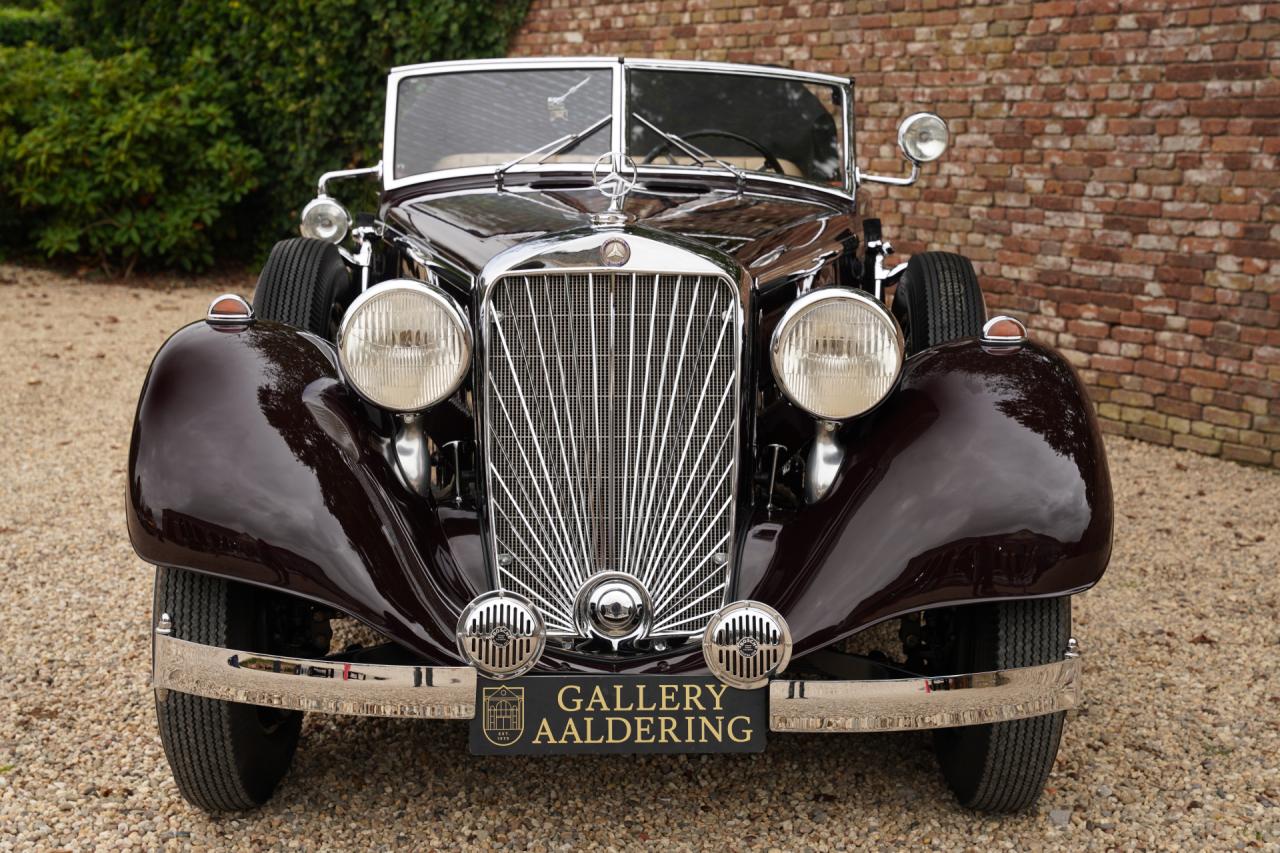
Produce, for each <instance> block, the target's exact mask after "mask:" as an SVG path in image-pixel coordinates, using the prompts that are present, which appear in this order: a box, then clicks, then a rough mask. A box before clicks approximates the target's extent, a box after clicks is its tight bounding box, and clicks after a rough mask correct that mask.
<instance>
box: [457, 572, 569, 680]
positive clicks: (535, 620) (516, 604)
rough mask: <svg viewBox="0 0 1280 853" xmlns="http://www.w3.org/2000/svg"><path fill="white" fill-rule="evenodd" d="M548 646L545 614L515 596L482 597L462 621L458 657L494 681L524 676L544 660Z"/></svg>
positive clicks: (494, 594) (497, 592) (499, 592)
mask: <svg viewBox="0 0 1280 853" xmlns="http://www.w3.org/2000/svg"><path fill="white" fill-rule="evenodd" d="M546 644H547V630H546V626H544V625H543V623H542V616H541V614H539V613H538V611H537V610H535V609H534V608H533V605H532V604H530V603H529V602H528V600H527V599H525V598H524V596H520V595H516V594H515V593H513V592H505V591H503V590H494V591H493V592H486V593H484V594H483V595H479V596H477V597H476V598H475V600H474V601H472V602H471V603H470V604H468V605H467V606H466V608H465V609H464V610H463V611H462V616H461V618H459V619H458V653H459V654H461V655H462V657H463V659H464V660H465V661H466V662H467V663H469V664H471V665H472V666H474V667H475V668H476V669H478V670H479V671H480V672H481V673H483V674H484V675H487V676H489V677H490V678H499V679H502V678H515V677H516V676H517V675H524V674H525V673H526V672H528V671H529V670H531V669H533V666H534V664H536V663H537V662H538V659H539V658H541V657H542V650H543V649H544V648H546Z"/></svg>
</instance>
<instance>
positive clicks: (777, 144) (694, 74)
mask: <svg viewBox="0 0 1280 853" xmlns="http://www.w3.org/2000/svg"><path fill="white" fill-rule="evenodd" d="M690 65H692V64H691V63H690V64H686V65H685V66H684V67H670V68H668V67H663V66H662V64H661V63H660V62H657V61H644V62H643V63H637V64H636V65H630V64H628V65H623V64H621V63H617V62H610V63H608V64H605V63H596V64H586V65H584V66H582V67H560V66H556V67H546V68H540V67H536V66H535V67H530V66H529V65H528V64H527V63H526V64H524V65H522V66H521V67H518V68H508V67H502V66H501V65H497V66H494V65H490V66H488V67H485V66H470V65H468V64H462V65H461V67H459V66H457V65H453V66H451V67H440V66H430V65H427V66H422V67H421V68H418V67H415V68H410V69H403V70H400V69H398V70H397V71H396V72H393V74H392V93H393V97H394V98H395V101H394V104H393V110H392V113H393V116H394V121H395V125H394V127H393V128H391V129H390V133H389V136H388V143H389V149H390V150H389V151H388V152H387V154H388V161H389V163H390V167H391V168H390V170H389V175H388V178H389V179H390V181H391V182H392V183H394V182H397V181H402V182H405V183H408V182H410V181H411V180H412V179H414V178H417V177H418V176H425V175H428V174H430V173H435V172H443V171H449V170H456V169H483V170H491V171H492V172H493V174H494V175H495V179H496V180H497V181H498V182H499V183H501V181H502V180H503V178H504V177H505V176H507V175H509V174H514V173H517V172H521V171H530V170H539V169H544V168H554V167H559V168H561V169H563V168H566V167H567V168H570V169H574V170H576V169H579V168H590V166H591V165H592V164H594V163H595V162H596V161H597V160H598V159H599V158H600V157H601V156H602V155H604V154H607V153H609V152H610V151H611V150H613V146H614V145H617V146H618V147H620V148H624V149H625V151H626V153H627V154H629V155H630V157H631V158H632V159H633V160H634V161H635V163H636V165H637V166H639V167H640V168H641V169H656V170H661V169H689V168H704V169H709V170H715V171H718V172H721V173H723V172H726V171H729V172H734V173H737V174H739V175H743V174H748V173H749V174H752V175H761V176H769V177H785V178H788V179H792V180H803V181H810V182H813V183H818V184H823V185H826V186H834V187H841V186H844V185H846V184H847V182H848V176H846V175H845V174H844V168H843V159H844V158H843V156H842V154H843V140H844V139H845V136H846V133H845V128H844V127H843V120H844V119H843V117H844V115H845V110H846V109H847V108H848V105H847V104H845V103H844V97H845V91H844V90H843V88H842V87H841V86H839V85H837V84H836V82H827V79H831V80H834V79H835V78H822V79H813V78H811V77H804V76H801V75H794V74H791V73H789V72H784V71H778V72H777V73H771V72H770V71H769V70H767V69H760V70H759V72H758V73H757V72H756V70H754V68H752V67H749V66H728V67H727V68H728V69H731V70H725V71H720V70H718V67H717V66H714V65H709V66H703V67H701V68H697V69H694V68H691V67H689V66H690ZM624 74H625V78H624V81H622V82H620V88H621V86H625V99H623V98H619V99H617V101H615V91H614V86H615V78H616V77H617V76H618V75H624ZM619 94H623V93H622V92H619ZM624 100H625V109H626V121H625V122H619V121H618V118H617V116H615V115H614V110H615V109H616V107H617V105H618V102H622V101H624ZM615 124H621V125H622V128H621V129H616V128H615ZM389 186H390V184H389Z"/></svg>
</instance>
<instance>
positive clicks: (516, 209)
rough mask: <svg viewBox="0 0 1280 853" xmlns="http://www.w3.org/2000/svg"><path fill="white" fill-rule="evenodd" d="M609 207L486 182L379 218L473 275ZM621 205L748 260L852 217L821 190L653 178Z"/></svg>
mask: <svg viewBox="0 0 1280 853" xmlns="http://www.w3.org/2000/svg"><path fill="white" fill-rule="evenodd" d="M606 205H607V201H606V199H605V198H604V197H603V196H601V195H600V193H599V192H597V191H596V190H595V188H594V187H591V186H590V185H586V186H576V187H575V186H567V187H558V188H539V187H536V186H526V187H519V188H512V189H507V190H497V189H494V188H492V187H487V188H483V189H462V190H455V191H450V192H432V193H425V194H416V195H415V194H412V193H410V194H403V193H402V194H398V195H396V196H388V197H387V198H385V199H384V202H383V206H382V219H383V221H385V222H386V223H387V225H388V227H389V228H390V229H392V230H393V231H395V232H398V233H399V234H401V235H403V236H404V237H406V238H409V239H411V240H420V241H422V242H424V243H425V244H427V246H429V247H430V248H431V249H432V250H434V251H436V252H443V253H446V254H447V255H448V256H449V257H450V258H451V259H452V260H453V261H454V262H456V263H458V264H459V265H460V266H463V267H465V268H467V269H468V271H470V272H472V273H475V272H478V271H479V270H480V269H481V268H482V267H483V266H484V265H485V263H486V262H488V261H489V259H490V258H492V257H493V256H494V255H496V254H498V253H499V252H501V251H503V250H504V249H507V248H510V247H511V246H514V245H516V244H519V243H524V242H526V241H528V240H533V239H537V238H539V237H542V236H544V235H547V234H551V233H556V232H561V231H568V230H572V229H575V228H581V227H583V226H586V225H589V224H590V222H591V215H592V214H593V213H597V212H600V211H602V210H604V209H605V207H606ZM624 209H625V211H626V212H627V213H628V214H630V215H631V216H632V217H634V219H633V221H634V223H635V224H639V225H644V226H647V227H649V228H656V229H660V230H663V231H670V232H673V233H676V234H681V235H683V236H686V237H690V238H693V239H695V240H700V241H702V242H705V243H707V244H708V245H710V246H713V247H715V248H717V249H720V250H721V251H724V252H726V253H727V254H729V255H732V256H734V257H736V258H738V260H740V261H743V262H746V260H748V259H749V258H751V257H754V256H756V255H758V254H759V252H760V249H761V247H762V246H764V245H767V244H772V243H775V242H777V241H778V240H779V238H780V237H781V236H782V235H784V234H786V233H788V232H790V231H792V230H794V229H795V227H796V226H798V225H803V224H805V223H809V222H815V221H830V220H831V219H833V218H840V219H844V218H845V216H846V215H847V214H846V213H845V212H842V211H841V210H840V209H839V208H838V207H836V206H835V205H834V204H833V203H831V202H828V201H825V200H822V199H821V196H820V195H819V194H817V193H815V194H813V196H812V197H811V196H808V195H806V194H799V193H798V194H796V195H795V196H779V195H774V194H762V193H758V192H738V191H737V189H736V188H735V189H728V188H725V189H719V188H710V189H709V188H707V187H700V186H683V185H676V184H671V185H666V184H664V185H661V186H659V185H656V184H652V183H650V184H648V185H646V186H643V187H637V188H636V190H635V191H634V192H632V193H631V194H630V195H629V196H628V197H627V199H626V202H625V207H624Z"/></svg>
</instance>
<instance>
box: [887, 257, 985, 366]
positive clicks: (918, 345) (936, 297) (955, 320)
mask: <svg viewBox="0 0 1280 853" xmlns="http://www.w3.org/2000/svg"><path fill="white" fill-rule="evenodd" d="M894 298H895V301H896V300H897V299H899V298H901V299H902V301H903V305H904V307H905V313H906V314H907V315H908V318H907V325H908V327H909V328H908V329H907V332H908V337H909V338H910V342H911V351H912V353H916V352H920V351H921V350H926V349H928V348H929V347H933V346H937V345H938V344H942V343H946V342H947V341H954V340H960V339H962V338H972V337H977V336H978V335H980V334H982V325H983V323H985V322H986V319H987V310H986V306H985V305H984V303H983V300H982V287H981V286H980V285H979V284H978V275H977V273H976V272H974V269H973V264H972V263H971V262H970V261H969V259H968V258H966V257H965V256H964V255H957V254H954V253H952V252H922V253H921V254H918V255H912V257H911V260H910V261H908V262H907V271H906V274H905V275H904V276H903V281H902V285H901V288H900V292H899V294H897V295H895V297H894ZM918 309H923V310H918Z"/></svg>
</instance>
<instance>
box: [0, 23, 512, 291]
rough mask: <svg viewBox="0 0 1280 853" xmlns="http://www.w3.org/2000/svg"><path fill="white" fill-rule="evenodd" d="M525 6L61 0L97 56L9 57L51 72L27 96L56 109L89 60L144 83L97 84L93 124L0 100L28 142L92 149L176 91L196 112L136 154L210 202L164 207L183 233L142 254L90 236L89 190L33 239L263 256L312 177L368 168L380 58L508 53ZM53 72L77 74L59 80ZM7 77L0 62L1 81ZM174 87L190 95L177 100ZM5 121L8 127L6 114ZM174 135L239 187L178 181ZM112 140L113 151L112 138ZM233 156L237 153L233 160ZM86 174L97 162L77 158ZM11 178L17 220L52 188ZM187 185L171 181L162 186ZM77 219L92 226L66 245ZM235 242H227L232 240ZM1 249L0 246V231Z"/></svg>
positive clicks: (143, 204)
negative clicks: (118, 124) (106, 89)
mask: <svg viewBox="0 0 1280 853" xmlns="http://www.w3.org/2000/svg"><path fill="white" fill-rule="evenodd" d="M0 2H2V0H0ZM527 7H528V0H507V2H503V0H496V2H463V0H386V2H378V3H369V2H367V0H359V2H357V0H275V2H269V0H218V2H194V0H178V1H177V2H175V0H63V2H62V20H64V21H66V22H67V27H68V30H67V32H68V36H67V37H68V38H69V40H70V41H71V43H73V44H77V45H81V46H83V47H84V48H85V49H86V50H89V51H92V53H93V54H94V58H90V57H89V56H88V55H86V54H85V53H83V52H82V51H80V50H73V51H71V52H70V53H69V56H71V57H72V59H70V60H67V61H64V62H58V61H55V60H54V59H53V58H52V57H51V56H50V54H49V53H48V52H47V51H46V52H42V51H40V50H38V49H35V48H31V47H27V48H22V49H20V50H21V51H24V52H25V51H31V52H32V53H33V57H32V58H29V59H27V60H22V59H17V58H14V59H9V60H7V61H9V62H11V63H17V64H18V65H21V64H22V63H23V62H24V61H25V62H29V63H42V64H44V66H45V70H44V72H43V73H45V74H46V75H49V76H50V78H51V79H50V80H49V81H48V83H47V84H46V85H45V86H44V87H43V88H41V87H40V85H39V84H38V81H35V80H30V79H29V80H28V81H27V83H26V84H25V85H26V86H27V89H28V91H29V92H34V93H35V94H37V95H39V96H40V97H43V98H45V100H44V101H43V103H44V104H45V105H46V107H52V108H53V109H54V111H55V112H57V111H58V109H59V102H60V99H61V98H63V97H69V98H70V97H74V96H73V95H71V92H72V91H73V90H75V89H76V87H77V86H80V85H83V79H84V77H85V76H86V75H88V76H92V74H93V72H88V71H87V69H88V67H89V65H90V64H91V63H95V62H96V63H99V64H100V65H101V69H100V70H99V71H98V72H96V73H98V74H104V75H106V76H108V77H110V78H111V79H113V80H115V83H114V84H113V85H115V86H116V87H117V88H119V87H121V86H122V84H123V81H122V80H121V79H120V78H119V76H118V75H114V74H113V73H112V72H113V70H116V69H118V66H117V65H116V63H119V62H121V61H125V60H126V59H127V61H129V62H137V63H140V65H139V69H140V73H142V74H143V75H144V76H145V80H143V81H140V82H139V83H138V84H137V85H136V86H134V87H132V88H129V89H128V91H127V93H126V92H125V91H124V90H121V91H120V97H114V96H109V95H106V94H105V93H100V95H101V96H100V97H99V98H98V99H97V100H96V101H95V102H94V103H95V104H96V105H97V106H96V107H95V109H97V110H102V111H103V112H101V113H99V114H96V115H95V116H93V117H92V121H93V122H96V124H92V123H91V124H88V125H77V123H76V122H75V121H67V120H58V123H57V124H56V128H57V132H56V133H54V127H55V125H54V124H53V123H52V122H53V121H54V119H53V118H50V120H49V122H47V123H46V122H41V120H40V118H39V112H38V111H35V110H34V109H28V110H25V111H22V109H21V106H20V105H18V104H17V103H16V96H15V95H12V94H10V93H0V102H3V103H4V104H5V105H6V106H5V107H4V108H7V109H10V110H19V111H20V112H22V114H23V115H24V116H25V117H26V120H27V121H28V122H29V125H26V126H25V127H26V130H25V131H24V132H23V135H26V134H30V133H32V132H33V131H36V130H41V131H42V132H41V133H40V134H37V135H36V137H35V140H36V142H40V141H43V142H44V143H45V144H48V143H49V142H50V141H51V139H52V137H53V136H59V138H60V140H61V141H62V143H63V144H64V145H65V147H67V148H68V149H75V148H80V149H84V150H95V149H96V148H97V147H98V145H99V142H98V140H97V139H96V136H95V134H97V133H99V132H100V128H101V127H102V126H104V125H106V124H110V119H111V118H112V117H113V115H114V118H116V119H120V120H123V119H124V116H125V115H126V114H127V111H128V110H129V109H132V106H131V104H132V99H139V100H142V101H146V102H147V103H149V104H150V105H151V109H154V110H156V111H159V110H161V106H160V104H162V103H163V104H168V105H172V104H175V103H177V102H178V101H179V100H181V99H182V98H185V103H186V104H188V107H186V108H189V109H195V108H196V107H197V106H198V107H199V108H201V109H200V110H199V112H200V116H201V117H200V118H195V117H192V118H191V119H190V120H183V119H181V118H180V117H179V116H177V115H176V113H175V112H174V111H172V110H170V111H169V112H167V113H166V118H165V119H164V121H165V122H176V124H177V125H178V126H177V127H176V128H175V129H173V131H172V132H169V133H162V132H160V131H159V129H158V128H157V129H154V130H153V132H151V133H149V134H147V135H145V138H139V139H134V138H132V137H130V142H129V144H130V146H131V155H132V156H133V157H135V158H137V159H138V160H139V166H138V167H137V168H138V171H140V172H143V171H147V169H150V173H153V174H161V175H165V176H167V177H168V178H170V179H171V180H173V181H174V182H175V183H176V184H178V185H180V186H188V185H189V186H190V187H191V188H194V187H196V186H200V187H203V189H204V191H205V192H207V193H208V200H209V205H208V206H207V207H206V208H205V209H204V210H202V211H201V212H200V216H201V217H202V218H201V219H199V220H197V221H199V222H200V223H201V224H200V226H199V227H198V228H197V227H196V226H195V225H194V224H193V225H190V226H188V225H185V224H183V222H184V220H185V219H186V216H187V214H188V213H190V212H191V210H190V209H184V211H183V213H182V214H181V215H178V214H175V215H173V216H171V217H170V219H169V224H170V226H171V227H172V228H174V229H176V230H181V231H183V233H181V234H175V235H170V236H168V237H166V238H165V239H164V240H160V239H152V240H150V241H147V242H146V245H147V246H148V247H149V249H150V252H148V251H146V250H142V249H141V245H142V241H140V240H138V239H134V238H133V236H132V232H130V236H129V240H128V241H127V242H121V244H120V245H119V246H112V245H111V240H110V237H109V235H99V236H98V237H94V238H91V237H90V236H89V233H88V232H89V231H90V230H92V229H94V228H99V227H101V226H100V223H101V222H102V221H103V220H104V216H103V215H102V212H101V211H95V210H93V204H94V201H93V200H92V199H96V198H98V197H99V196H98V195H96V194H95V195H91V196H90V197H89V200H86V201H84V202H83V203H81V204H80V205H79V206H78V208H77V210H78V212H77V213H75V214H71V213H65V214H61V215H60V216H59V217H58V224H57V226H56V228H55V227H54V226H52V225H50V224H48V221H47V220H42V224H41V225H40V229H41V236H40V245H41V248H42V249H43V250H44V251H45V252H46V253H50V254H54V255H59V254H76V253H85V252H91V253H94V254H97V255H99V256H101V257H103V258H104V259H107V260H110V261H124V262H127V261H128V259H129V258H131V257H138V256H140V257H142V258H143V259H155V260H156V261H157V262H158V263H160V264H163V265H168V266H172V265H179V266H184V265H188V264H195V265H200V264H203V263H207V262H208V259H209V258H210V257H214V256H216V258H218V259H224V258H225V259H231V258H235V257H239V258H241V259H246V260H247V259H252V258H254V257H261V255H262V254H263V253H264V252H265V250H266V249H267V248H269V247H270V245H271V244H272V243H273V242H275V241H276V240H278V239H280V238H282V237H285V236H288V235H289V234H292V233H296V228H297V212H298V210H299V209H300V208H301V207H302V205H304V204H305V203H306V202H307V200H308V199H309V198H310V197H311V195H312V194H313V193H314V191H315V179H316V178H317V177H319V175H320V173H321V172H324V171H328V170H330V169H341V168H347V167H352V166H366V165H373V164H374V163H376V162H377V161H378V159H379V157H380V155H381V144H382V123H383V109H384V102H385V92H386V73H387V70H388V69H389V68H390V67H392V66H394V65H402V64H408V63H413V62H427V61H435V60H443V59H459V58H468V57H478V56H496V55H502V54H503V53H505V51H506V47H507V43H508V40H509V38H510V36H511V34H512V33H513V32H514V31H515V29H516V27H518V26H519V24H520V22H521V21H522V20H523V19H524V14H525V11H526V10H527ZM193 74H194V75H195V76H194V77H193V76H191V75H193ZM62 75H69V76H70V78H71V79H69V80H60V79H58V78H60V77H61V76H62ZM5 76H6V74H5V72H4V71H3V70H0V77H5ZM10 88H12V87H10ZM178 90H181V91H183V92H185V94H183V95H177V94H175V92H176V91H178ZM59 93H62V94H59ZM126 94H127V96H126ZM112 111H115V112H114V114H113V113H112ZM79 115H80V119H81V120H85V119H89V118H90V117H89V116H86V115H84V114H83V110H81V112H80V113H79ZM215 116H216V120H215ZM0 121H5V117H4V115H3V114H0ZM202 122H210V124H207V125H203V126H202V125H201V123H202ZM5 123H6V124H8V122H7V121H5ZM12 133H13V128H9V129H7V130H6V129H0V140H3V139H5V138H6V137H5V136H4V135H5V134H8V138H9V139H10V141H11V138H12ZM178 140H181V142H180V143H178V144H180V145H188V146H190V149H189V151H188V155H189V156H191V157H193V158H194V159H195V161H196V162H197V163H199V164H210V163H214V162H217V163H221V164H222V166H223V167H224V168H225V171H226V172H227V173H228V174H227V176H228V177H230V176H231V174H234V180H233V181H232V180H228V181H223V182H221V183H220V184H219V185H217V186H214V185H213V183H211V178H210V177H209V176H208V175H204V176H203V177H200V178H198V179H197V178H190V179H188V178H186V177H184V176H182V174H181V173H182V171H183V170H182V168H181V163H180V162H176V161H175V160H174V159H173V156H172V153H173V147H174V145H175V143H177V141H178ZM35 144H36V143H35V142H33V143H30V144H29V147H28V149H27V150H28V152H29V154H28V156H29V157H32V158H36V159H39V157H40V156H42V155H39V154H38V153H37V152H36V151H35V149H34V147H31V146H34V145H35ZM111 144H112V145H115V146H117V148H118V146H119V145H120V144H121V143H120V141H119V140H115V141H114V142H112V143H111ZM5 147H7V146H5ZM153 147H154V148H155V150H154V151H153V150H152V148H153ZM231 152H235V157H236V158H237V159H239V161H240V162H238V163H232V162H231V158H230V156H229V155H230V153H231ZM0 158H8V159H0V164H8V163H11V162H12V161H13V156H12V155H8V154H6V153H3V152H0ZM55 159H57V160H58V162H59V163H60V164H61V165H60V166H59V168H62V169H65V170H68V174H69V173H70V172H71V171H74V169H73V167H72V166H71V164H70V160H69V158H68V157H67V156H66V155H64V154H59V155H58V156H57V157H56V158H55ZM179 159H180V158H179ZM3 167H4V168H8V165H4V166H3ZM26 168H29V164H28V166H27V167H26ZM80 168H82V169H84V170H88V171H94V170H95V168H96V167H95V166H94V163H93V162H92V160H86V161H85V162H84V163H83V164H82V166H81V167H80ZM112 168H115V167H112ZM201 168H204V165H202V166H201ZM100 179H105V180H106V184H110V183H111V181H112V180H114V178H113V173H112V172H111V170H110V169H108V168H107V167H106V166H103V167H101V168H97V170H96V172H95V173H94V176H92V177H91V176H88V175H85V176H81V177H80V178H78V180H81V181H82V182H85V183H87V184H90V185H93V186H95V187H97V188H98V192H102V190H103V189H104V186H105V185H104V183H103V182H102V180H100ZM67 180H70V178H69V177H68V178H67ZM7 183H8V179H6V178H5V177H3V176H0V220H3V219H5V218H6V217H5V213H6V211H5V208H6V207H10V208H11V205H12V204H13V203H14V199H15V198H16V199H17V200H18V201H20V202H21V204H22V205H23V208H22V212H23V213H24V218H25V211H26V210H27V209H28V208H29V206H30V205H32V204H37V205H38V204H39V203H38V202H34V201H33V200H34V199H35V198H36V197H37V196H41V195H49V196H52V195H54V193H43V192H36V187H35V185H34V184H32V183H30V182H29V181H24V183H23V187H24V189H23V191H22V192H18V191H17V190H15V189H14V188H13V187H11V186H7V185H6V184H7ZM121 186H123V184H121ZM61 192H62V191H59V193H60V194H61ZM185 193H186V190H185V189H183V190H175V191H174V192H173V193H172V194H171V195H172V196H174V197H185V195H184V194H185ZM108 195H111V196H112V198H116V197H118V196H119V195H120V194H119V193H114V194H113V193H108ZM60 197H62V198H64V199H65V198H66V196H65V194H61V195H60ZM160 198H161V197H160V195H159V193H158V190H146V191H141V192H138V193H135V195H134V199H135V203H136V204H137V205H138V206H139V209H140V210H143V211H147V210H151V209H153V208H155V207H159V206H161V201H160ZM112 203H114V202H112ZM40 210H41V211H43V212H42V214H41V215H42V216H45V217H49V216H52V215H53V214H52V213H51V211H50V210H49V209H47V208H40ZM8 212H9V213H12V212H13V211H12V208H11V209H10V210H9V211H8ZM206 220H207V221H206ZM77 223H79V225H81V226H82V227H84V228H85V229H86V233H85V234H83V235H79V236H78V237H77V239H74V240H73V239H72V236H71V235H72V233H73V231H74V230H75V226H76V224H77ZM232 224H234V225H235V226H236V230H237V231H238V233H234V232H233V230H232V227H231V226H232ZM188 228H191V229H194V230H196V231H198V232H201V233H199V234H198V235H196V237H195V238H193V237H192V236H191V235H190V234H187V233H186V232H185V230H184V229H188ZM10 230H12V229H10ZM95 233H96V232H95ZM231 236H235V237H236V239H235V240H230V239H228V238H229V237H231ZM4 242H9V240H8V239H6V238H4V237H0V243H4ZM192 245H199V246H201V247H202V248H201V249H200V253H198V254H195V255H193V256H192V257H185V256H184V254H183V253H185V252H187V251H192V250H190V249H187V248H183V247H188V246H192ZM73 246H74V248H72V247H73ZM210 253H214V254H213V255H211V254H210Z"/></svg>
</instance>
